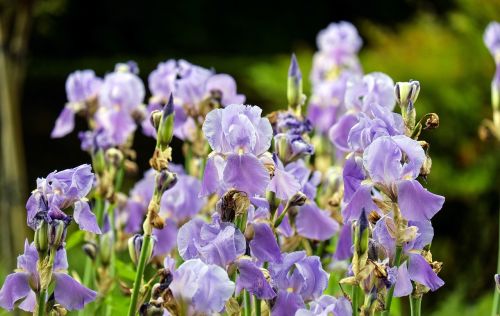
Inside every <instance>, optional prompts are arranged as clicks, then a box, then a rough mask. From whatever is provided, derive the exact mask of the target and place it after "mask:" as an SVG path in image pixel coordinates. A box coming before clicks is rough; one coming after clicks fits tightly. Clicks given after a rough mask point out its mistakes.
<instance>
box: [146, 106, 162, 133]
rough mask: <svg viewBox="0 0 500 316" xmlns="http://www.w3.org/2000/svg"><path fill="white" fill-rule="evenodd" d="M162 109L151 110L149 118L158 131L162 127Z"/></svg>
mask: <svg viewBox="0 0 500 316" xmlns="http://www.w3.org/2000/svg"><path fill="white" fill-rule="evenodd" d="M162 115H163V114H162V111H160V110H154V111H153V112H151V115H150V117H149V119H150V120H151V125H153V127H154V128H155V130H157V131H158V128H159V127H160V122H161V117H162Z"/></svg>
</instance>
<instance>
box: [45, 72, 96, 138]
mask: <svg viewBox="0 0 500 316" xmlns="http://www.w3.org/2000/svg"><path fill="white" fill-rule="evenodd" d="M101 85H102V79H101V78H99V77H97V76H96V75H95V73H94V71H93V70H78V71H75V72H73V73H71V74H70V75H69V76H68V79H66V95H67V98H68V103H67V104H66V106H65V107H64V109H63V110H62V111H61V114H59V117H58V118H57V120H56V125H55V126H54V129H53V130H52V133H51V137H52V138H60V137H64V136H66V135H67V134H69V133H71V132H72V131H73V129H74V128H75V114H76V113H77V112H78V111H80V110H83V109H84V108H85V102H86V101H89V100H90V99H92V98H95V97H96V96H97V94H98V92H99V89H100V87H101Z"/></svg>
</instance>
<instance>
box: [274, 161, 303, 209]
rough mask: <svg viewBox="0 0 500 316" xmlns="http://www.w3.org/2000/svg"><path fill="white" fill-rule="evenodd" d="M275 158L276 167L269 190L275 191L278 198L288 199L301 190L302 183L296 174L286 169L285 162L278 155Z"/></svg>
mask: <svg viewBox="0 0 500 316" xmlns="http://www.w3.org/2000/svg"><path fill="white" fill-rule="evenodd" d="M273 158H274V165H275V166H276V167H275V169H274V176H273V177H272V179H271V181H270V182H269V185H268V186H267V191H271V192H274V193H275V195H276V197H277V198H278V199H280V200H283V201H287V200H289V199H290V198H291V197H292V196H294V195H295V194H296V193H297V192H299V190H300V188H301V185H300V183H299V181H298V180H297V178H296V177H295V175H294V174H292V173H291V172H288V171H286V170H285V167H284V166H283V163H282V162H281V160H279V158H277V157H276V155H275V156H274V157H273Z"/></svg>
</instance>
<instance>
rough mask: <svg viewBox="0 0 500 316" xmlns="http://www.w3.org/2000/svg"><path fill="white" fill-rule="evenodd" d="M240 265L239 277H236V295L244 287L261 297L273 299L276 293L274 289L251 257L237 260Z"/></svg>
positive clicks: (237, 264)
mask: <svg viewBox="0 0 500 316" xmlns="http://www.w3.org/2000/svg"><path fill="white" fill-rule="evenodd" d="M236 266H237V267H238V271H239V273H238V278H237V279H236V295H238V294H239V293H240V292H241V291H242V290H243V289H245V290H247V291H248V292H250V293H252V294H254V295H255V296H256V297H257V298H259V299H266V300H269V299H272V298H274V297H276V293H275V292H274V290H273V289H272V287H271V285H270V284H269V282H268V280H267V279H266V277H265V276H264V273H263V271H262V270H261V269H260V268H259V267H258V266H257V265H256V263H255V262H254V261H252V259H251V258H249V257H243V258H241V259H238V260H237V261H236Z"/></svg>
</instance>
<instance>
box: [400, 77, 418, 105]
mask: <svg viewBox="0 0 500 316" xmlns="http://www.w3.org/2000/svg"><path fill="white" fill-rule="evenodd" d="M419 93H420V82H418V81H416V80H410V81H408V82H397V83H396V86H395V87H394V94H395V95H396V101H397V102H398V104H399V105H400V106H401V108H407V107H408V106H410V107H413V105H414V104H415V101H417V98H418V94H419ZM410 104H411V105H410Z"/></svg>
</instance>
